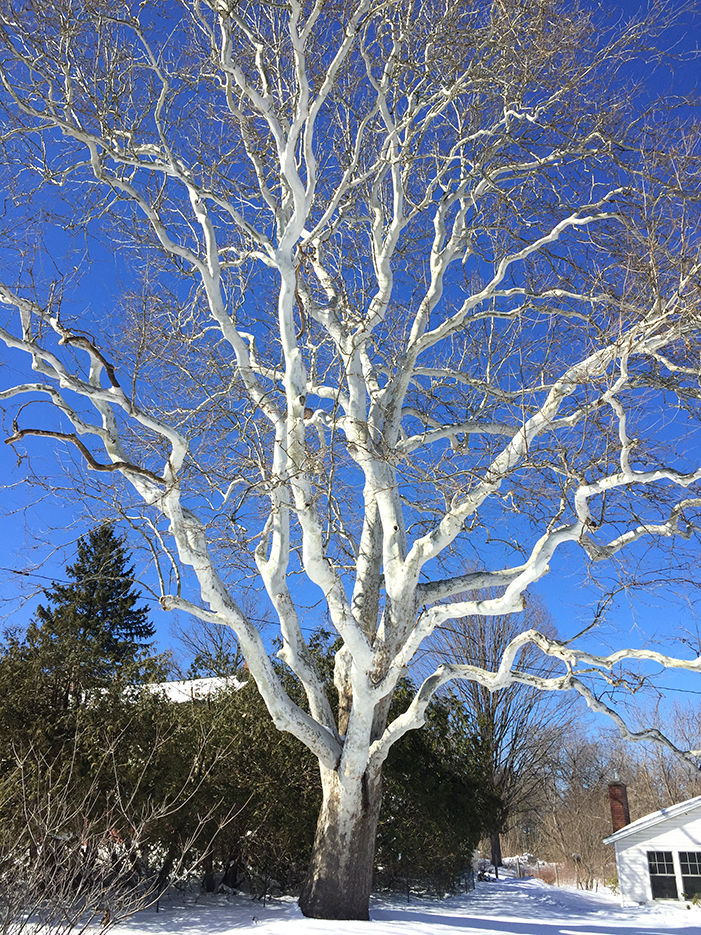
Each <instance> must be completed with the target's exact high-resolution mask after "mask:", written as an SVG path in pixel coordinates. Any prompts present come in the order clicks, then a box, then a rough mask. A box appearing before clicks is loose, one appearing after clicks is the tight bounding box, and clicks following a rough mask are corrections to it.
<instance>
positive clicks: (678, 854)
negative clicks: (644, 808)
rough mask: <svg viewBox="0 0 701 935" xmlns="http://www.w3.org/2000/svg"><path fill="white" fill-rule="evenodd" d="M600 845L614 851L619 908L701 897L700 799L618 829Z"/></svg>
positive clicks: (654, 813) (689, 800) (664, 810)
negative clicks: (619, 897) (620, 901)
mask: <svg viewBox="0 0 701 935" xmlns="http://www.w3.org/2000/svg"><path fill="white" fill-rule="evenodd" d="M616 785H618V786H620V784H616ZM613 811H614V805H613V803H612V813H613ZM614 821H615V818H614ZM604 844H613V846H614V847H615V849H616V866H617V868H618V886H619V889H620V891H621V899H622V901H623V903H624V904H626V903H647V902H651V901H652V900H653V899H679V900H682V899H691V898H692V897H693V896H694V895H696V894H701V795H700V796H697V797H696V798H694V799H688V800H687V801H686V802H679V803H678V804H677V805H671V806H670V807H669V808H661V809H660V810H659V811H658V812H652V814H650V815H645V816H644V818H639V819H638V820H637V821H634V822H631V823H630V824H626V825H624V826H623V827H621V828H620V829H619V830H618V831H615V832H614V833H613V834H612V835H610V836H609V837H608V838H606V839H605V840H604Z"/></svg>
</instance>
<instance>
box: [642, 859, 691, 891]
mask: <svg viewBox="0 0 701 935" xmlns="http://www.w3.org/2000/svg"><path fill="white" fill-rule="evenodd" d="M699 856H701V854H699ZM647 865H648V868H649V870H650V886H651V887H652V898H653V899H677V898H678V897H679V893H678V892H677V879H676V877H675V876H674V860H673V859H672V852H671V851H648V852H647Z"/></svg>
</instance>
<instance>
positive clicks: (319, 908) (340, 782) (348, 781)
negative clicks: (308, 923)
mask: <svg viewBox="0 0 701 935" xmlns="http://www.w3.org/2000/svg"><path fill="white" fill-rule="evenodd" d="M321 783H322V789H323V800H322V805H321V811H320V812H319V819H318V822H317V828H316V837H315V839H314V849H313V852H312V859H311V864H310V867H309V875H308V877H307V881H306V884H305V886H304V889H303V891H302V894H301V896H300V900H299V904H300V907H301V909H302V912H303V913H304V914H305V915H306V916H310V917H312V918H318V919H368V918H369V914H368V904H369V899H370V893H371V889H372V875H373V860H374V856H375V836H376V832H377V820H378V818H379V814H380V805H381V802H382V775H381V771H380V770H377V769H375V770H370V769H367V770H366V771H365V772H364V773H363V775H362V776H354V777H350V778H349V777H345V778H342V777H341V776H340V775H339V773H338V772H337V771H336V770H329V769H326V768H324V767H322V768H321Z"/></svg>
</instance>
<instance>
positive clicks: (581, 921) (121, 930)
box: [116, 880, 701, 935]
mask: <svg viewBox="0 0 701 935" xmlns="http://www.w3.org/2000/svg"><path fill="white" fill-rule="evenodd" d="M371 912H372V922H325V921H319V920H314V919H304V918H303V917H302V916H301V914H300V912H299V910H298V908H297V906H296V904H295V903H294V902H293V901H291V900H274V901H273V902H272V903H269V904H268V905H267V906H266V907H263V906H261V905H260V904H258V903H254V902H251V901H250V900H248V899H237V900H235V901H232V902H228V901H226V900H219V899H216V898H215V899H211V900H210V899H203V900H201V901H198V902H197V903H195V904H194V905H188V906H177V907H176V906H164V907H163V908H162V910H161V911H160V912H158V913H156V912H154V911H152V910H151V911H148V912H144V913H141V914H139V915H138V916H136V917H135V918H133V919H132V920H131V921H130V922H128V923H125V924H124V925H120V926H118V928H117V930H116V935H228V933H230V935H254V933H255V935H701V910H700V909H691V910H687V909H683V908H677V907H676V906H673V905H670V904H656V905H655V906H653V907H650V908H635V909H622V908H621V907H620V905H619V904H618V901H617V900H616V899H615V898H614V897H612V896H610V895H608V894H604V893H600V894H594V893H582V892H575V891H571V890H564V889H556V888H555V887H552V886H547V885H546V884H544V883H541V882H540V881H539V880H503V881H499V882H498V883H483V884H481V885H480V886H479V887H478V889H477V891H476V892H475V893H471V894H469V895H467V896H460V897H455V898H453V899H446V900H441V901H435V902H434V901H426V902H424V901H419V900H411V901H410V902H409V903H408V904H407V903H402V902H399V901H391V902H390V901H387V900H381V899H379V900H375V901H374V902H373V906H372V911H371Z"/></svg>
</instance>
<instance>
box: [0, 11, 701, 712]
mask: <svg viewBox="0 0 701 935" xmlns="http://www.w3.org/2000/svg"><path fill="white" fill-rule="evenodd" d="M607 8H608V9H609V10H610V11H613V10H615V9H618V10H621V11H622V12H623V13H624V14H628V13H631V12H634V11H636V10H638V9H639V8H640V4H638V3H632V2H628V0H626V2H624V3H618V4H614V3H610V4H607ZM694 21H695V22H697V23H698V16H697V17H694V16H693V14H691V13H690V14H689V15H688V16H687V17H686V22H685V23H682V24H680V25H679V26H678V27H677V28H676V30H675V31H674V33H673V35H672V41H673V42H675V43H678V47H679V50H680V51H683V50H690V49H692V48H693V47H694V44H695V41H696V40H695V34H694V32H693V27H692V23H693V22H694ZM698 78H699V71H698V64H697V63H696V62H692V61H686V62H685V63H683V64H681V65H677V66H675V68H674V69H671V68H668V67H667V66H664V67H661V68H660V69H659V70H658V72H657V74H656V75H655V82H656V85H657V87H658V88H659V87H660V86H663V85H665V84H666V85H668V86H670V87H672V88H673V89H675V90H679V91H689V90H691V88H692V87H693V86H698ZM57 249H58V247H57ZM75 250H76V254H75V255H76V256H78V255H79V251H80V245H78V244H76V245H75ZM57 259H59V260H60V258H57ZM92 263H93V268H92V271H91V278H90V282H91V283H92V286H91V288H95V284H96V283H97V282H98V281H99V282H100V283H101V287H100V288H101V294H100V296H99V299H100V301H102V302H108V301H109V300H110V299H111V298H115V297H116V296H117V295H118V292H119V279H120V276H119V268H118V266H117V264H116V261H115V260H114V258H113V257H111V256H109V255H107V254H105V253H104V252H103V251H101V250H99V249H97V248H96V247H95V245H92ZM81 289H82V287H78V288H77V289H76V292H75V294H74V301H75V302H76V303H78V304H80V303H81V302H84V303H85V304H86V306H87V305H88V304H89V303H91V302H92V301H93V300H94V299H95V296H93V295H89V294H86V293H84V292H82V291H81ZM15 368H16V372H17V373H18V374H22V373H23V372H25V371H24V365H23V364H22V363H21V362H20V361H19V359H16V362H15V361H12V362H10V364H9V366H7V365H5V366H4V372H2V373H1V374H0V376H1V378H2V380H3V385H7V384H9V383H10V382H11V381H12V378H13V376H14V374H13V373H12V370H13V369H15ZM25 375H26V373H25ZM4 431H5V434H6V435H7V434H10V433H11V418H8V417H6V419H5V425H4ZM26 449H27V450H28V451H29V452H30V453H31V466H32V470H33V471H34V473H35V474H36V475H38V476H39V477H41V478H45V479H46V480H47V481H48V482H49V483H51V482H54V481H58V483H59V484H63V483H64V481H63V478H62V475H58V476H57V474H56V471H55V462H56V459H57V458H58V459H60V460H61V461H63V462H64V463H66V464H68V463H69V462H70V459H71V458H72V457H73V456H72V454H71V453H70V452H66V451H65V450H62V449H59V448H58V446H57V444H56V443H54V442H52V441H46V440H41V439H39V440H29V441H28V442H27V444H26ZM25 477H26V464H25V463H20V464H18V461H17V455H16V454H15V453H14V451H13V450H12V449H11V448H10V447H8V446H6V445H1V446H0V478H1V484H0V486H1V487H2V489H1V490H0V503H1V504H2V509H3V519H2V537H1V539H0V573H1V574H2V575H3V584H2V588H1V589H0V614H1V615H2V622H4V623H5V624H7V625H19V626H24V625H26V623H27V622H28V621H29V619H30V618H31V615H32V613H33V610H34V608H35V606H36V603H37V600H38V599H39V597H40V591H41V589H42V587H44V586H45V585H46V584H48V583H49V582H50V580H51V579H52V578H61V576H62V572H63V569H64V567H65V564H66V562H68V561H70V560H71V558H72V555H73V551H74V543H75V540H76V538H77V537H78V536H79V535H81V534H83V533H84V532H85V531H86V530H87V528H88V527H89V524H90V523H89V520H87V519H86V518H85V517H84V516H83V515H82V514H81V509H80V506H79V505H78V504H77V503H76V502H75V499H74V497H73V496H72V495H71V494H70V493H69V492H68V491H67V492H66V493H64V494H61V495H60V496H56V495H52V494H50V493H44V492H43V491H42V490H41V489H38V488H37V487H35V486H30V485H28V484H27V483H26V482H25ZM96 506H97V510H98V513H99V505H96ZM121 528H125V527H121ZM134 542H136V540H134ZM135 562H136V565H137V572H138V574H139V575H140V576H141V577H142V580H143V582H144V585H145V586H149V585H151V586H152V585H153V580H154V579H153V575H152V572H151V571H150V569H149V566H148V563H147V562H146V560H145V557H142V554H141V553H137V554H136V555H135ZM535 590H536V593H537V594H538V595H539V596H540V597H541V598H542V600H543V601H544V603H545V605H546V606H547V608H548V610H549V611H550V613H551V615H552V617H553V619H554V621H555V624H556V626H557V627H558V630H559V632H560V633H561V634H562V635H563V636H569V635H572V633H574V632H576V631H577V630H579V629H580V628H582V627H583V626H586V624H587V623H589V622H590V620H591V618H592V614H593V612H594V611H595V609H596V607H597V604H598V602H599V592H598V590H597V588H596V587H595V586H593V585H591V584H588V583H587V582H586V573H585V568H584V562H583V556H582V553H581V552H579V550H578V549H577V548H576V547H574V546H570V547H568V548H567V549H565V550H562V551H561V552H559V553H558V554H557V555H556V558H555V560H554V561H553V563H552V570H551V574H550V575H549V576H548V577H547V578H546V579H544V580H543V581H541V582H540V583H539V584H538V585H537V587H536V589H535ZM143 593H144V598H145V599H146V600H148V602H149V604H150V606H151V608H152V619H153V620H154V623H155V624H156V627H157V631H158V641H159V644H160V645H161V646H163V647H168V646H170V645H172V637H171V628H172V616H171V615H169V614H165V613H163V612H162V611H161V610H160V608H159V606H158V604H157V602H156V601H155V600H154V599H152V598H150V596H149V595H148V592H147V591H146V590H144V592H143ZM309 600H310V603H313V601H314V596H310V599H309ZM698 610H699V606H698V604H694V603H693V602H692V600H691V598H690V596H689V594H688V592H687V593H685V590H684V588H683V587H682V586H680V587H679V588H678V587H676V586H673V587H671V588H670V587H668V586H665V585H664V582H662V583H661V584H660V586H658V587H656V588H654V589H652V590H648V591H646V592H644V593H643V592H632V593H631V592H628V593H624V594H621V595H620V596H619V597H618V598H617V599H616V601H615V602H614V603H613V604H612V605H611V607H610V608H609V609H608V611H607V617H606V620H605V623H604V624H603V625H602V627H601V628H600V629H599V630H598V631H597V634H596V643H595V645H596V648H597V649H598V650H602V651H603V650H605V649H607V648H611V647H612V646H613V645H614V644H615V646H617V647H618V646H621V645H624V644H627V645H645V644H650V643H651V641H654V640H656V639H659V638H664V637H666V636H667V635H668V634H669V633H670V632H671V631H673V630H677V629H678V628H688V629H689V630H690V631H692V632H694V631H695V629H696V627H697V626H698V627H701V620H699V613H698ZM679 649H680V654H681V653H682V652H683V649H682V647H681V646H680V647H679ZM665 681H666V683H667V687H668V688H669V689H670V690H674V691H675V692H679V696H680V698H684V697H687V696H688V698H689V699H693V698H694V697H695V694H696V693H698V695H699V696H701V690H698V692H697V689H696V688H695V685H696V684H697V681H698V680H697V679H695V678H694V677H691V676H681V677H679V676H674V677H668V678H667V679H666V680H665Z"/></svg>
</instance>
